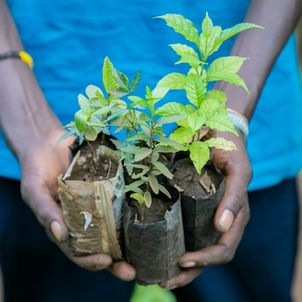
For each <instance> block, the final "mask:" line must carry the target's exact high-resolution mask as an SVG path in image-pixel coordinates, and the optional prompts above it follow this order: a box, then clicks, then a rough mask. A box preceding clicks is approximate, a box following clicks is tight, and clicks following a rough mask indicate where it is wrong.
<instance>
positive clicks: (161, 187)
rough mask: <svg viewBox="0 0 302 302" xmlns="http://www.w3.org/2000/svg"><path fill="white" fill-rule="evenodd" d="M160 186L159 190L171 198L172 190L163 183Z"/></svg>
mask: <svg viewBox="0 0 302 302" xmlns="http://www.w3.org/2000/svg"><path fill="white" fill-rule="evenodd" d="M158 188H159V191H161V192H162V193H163V194H165V195H166V196H167V197H168V198H170V199H171V194H170V192H169V191H168V190H167V189H166V188H165V187H164V186H163V185H158Z"/></svg>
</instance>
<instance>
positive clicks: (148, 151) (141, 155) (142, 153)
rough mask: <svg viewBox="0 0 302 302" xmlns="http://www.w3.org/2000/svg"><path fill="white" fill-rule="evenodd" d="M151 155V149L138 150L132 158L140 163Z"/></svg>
mask: <svg viewBox="0 0 302 302" xmlns="http://www.w3.org/2000/svg"><path fill="white" fill-rule="evenodd" d="M151 153H152V149H149V148H140V149H139V150H138V151H137V153H136V154H135V156H134V160H135V161H141V160H143V159H144V158H146V157H147V156H149V155H150V154H151Z"/></svg>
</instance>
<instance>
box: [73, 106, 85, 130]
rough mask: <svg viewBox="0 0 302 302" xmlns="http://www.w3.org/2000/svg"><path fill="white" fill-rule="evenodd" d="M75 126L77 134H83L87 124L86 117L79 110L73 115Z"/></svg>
mask: <svg viewBox="0 0 302 302" xmlns="http://www.w3.org/2000/svg"><path fill="white" fill-rule="evenodd" d="M74 122H75V126H76V128H77V129H78V131H79V132H83V131H84V129H85V128H86V123H87V115H86V114H85V113H84V112H83V110H79V111H77V112H76V114H75V115H74Z"/></svg>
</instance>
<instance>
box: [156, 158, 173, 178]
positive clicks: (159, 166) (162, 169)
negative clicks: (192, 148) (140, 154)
mask: <svg viewBox="0 0 302 302" xmlns="http://www.w3.org/2000/svg"><path fill="white" fill-rule="evenodd" d="M153 164H154V166H155V167H156V168H157V169H158V170H159V171H160V172H161V173H162V174H163V175H164V176H166V177H167V178H169V179H172V178H173V174H172V173H171V172H170V171H169V169H168V168H167V167H166V166H165V165H164V164H162V163H161V162H159V161H158V162H154V163H153Z"/></svg>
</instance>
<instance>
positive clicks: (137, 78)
mask: <svg viewBox="0 0 302 302" xmlns="http://www.w3.org/2000/svg"><path fill="white" fill-rule="evenodd" d="M140 80H141V72H140V71H138V72H137V73H136V74H135V76H134V78H133V80H132V82H131V83H130V87H129V89H130V91H133V90H134V89H135V88H136V87H137V85H138V83H139V82H140Z"/></svg>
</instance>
